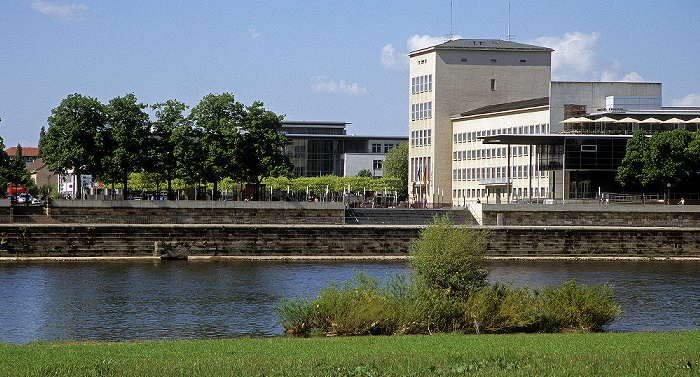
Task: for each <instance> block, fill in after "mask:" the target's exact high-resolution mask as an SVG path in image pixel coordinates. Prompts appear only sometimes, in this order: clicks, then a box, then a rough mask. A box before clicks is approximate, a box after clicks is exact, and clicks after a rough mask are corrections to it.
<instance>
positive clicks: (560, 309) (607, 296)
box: [535, 280, 620, 332]
mask: <svg viewBox="0 0 700 377" xmlns="http://www.w3.org/2000/svg"><path fill="white" fill-rule="evenodd" d="M535 296H536V297H537V302H538V306H539V308H538V312H539V318H538V324H539V327H540V331H550V332H551V331H566V330H583V331H597V330H600V329H602V327H603V326H605V325H608V324H610V323H611V322H612V321H613V320H614V319H615V317H617V315H619V313H620V307H619V306H618V305H617V304H616V303H615V302H614V301H613V300H612V286H610V285H608V284H605V285H593V286H591V287H586V286H585V285H583V284H577V283H576V280H569V281H567V282H565V283H563V284H562V285H561V286H560V287H551V286H547V287H544V288H543V289H542V291H540V292H537V291H536V292H535Z"/></svg>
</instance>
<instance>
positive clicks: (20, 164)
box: [5, 144, 37, 195]
mask: <svg viewBox="0 0 700 377" xmlns="http://www.w3.org/2000/svg"><path fill="white" fill-rule="evenodd" d="M5 179H6V180H7V182H12V183H14V184H17V185H23V186H24V189H25V192H27V193H30V194H32V195H34V194H36V192H37V187H36V183H35V182H34V180H33V179H32V176H31V174H30V173H29V170H27V164H25V163H24V159H23V158H22V145H20V144H17V149H16V151H15V155H14V156H12V158H10V159H9V162H8V164H7V167H6V170H5ZM7 182H6V183H5V186H7Z"/></svg>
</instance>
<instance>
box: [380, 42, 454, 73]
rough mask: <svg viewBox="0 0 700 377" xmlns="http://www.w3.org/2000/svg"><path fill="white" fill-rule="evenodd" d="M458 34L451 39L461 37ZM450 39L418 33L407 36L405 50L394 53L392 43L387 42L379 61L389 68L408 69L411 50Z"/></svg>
mask: <svg viewBox="0 0 700 377" xmlns="http://www.w3.org/2000/svg"><path fill="white" fill-rule="evenodd" d="M461 38H462V37H461V36H459V35H455V36H453V37H452V38H451V39H452V40H454V39H461ZM448 40H450V39H447V38H445V37H431V36H429V35H423V36H420V35H418V34H416V35H414V36H412V37H410V38H408V40H406V50H407V51H405V52H401V53H398V54H397V53H396V49H395V48H394V45H392V44H391V43H388V44H386V45H384V47H382V54H381V57H380V62H381V64H382V67H384V68H386V69H390V70H396V71H403V70H407V69H408V63H409V58H408V53H409V52H411V51H416V50H420V49H422V48H426V47H430V46H435V45H438V44H440V43H445V42H447V41H448Z"/></svg>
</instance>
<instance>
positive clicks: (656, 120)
mask: <svg viewBox="0 0 700 377" xmlns="http://www.w3.org/2000/svg"><path fill="white" fill-rule="evenodd" d="M639 123H663V122H662V121H660V120H658V119H656V118H646V119H644V120H642V121H640V122H639Z"/></svg>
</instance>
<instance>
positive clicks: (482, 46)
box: [409, 39, 554, 56]
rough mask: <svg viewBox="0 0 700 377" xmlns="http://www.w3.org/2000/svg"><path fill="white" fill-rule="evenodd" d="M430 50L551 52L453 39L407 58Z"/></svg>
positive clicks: (492, 41) (512, 44)
mask: <svg viewBox="0 0 700 377" xmlns="http://www.w3.org/2000/svg"><path fill="white" fill-rule="evenodd" d="M431 50H472V51H493V50H501V51H540V52H552V51H554V50H553V49H551V48H549V47H541V46H534V45H528V44H524V43H517V42H511V41H502V40H500V39H453V40H450V41H446V42H444V43H440V44H437V45H434V46H430V47H425V48H422V49H419V50H415V51H412V52H410V53H409V56H412V55H418V54H421V53H424V52H427V51H431Z"/></svg>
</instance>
